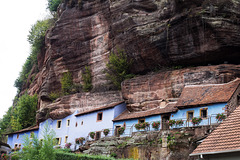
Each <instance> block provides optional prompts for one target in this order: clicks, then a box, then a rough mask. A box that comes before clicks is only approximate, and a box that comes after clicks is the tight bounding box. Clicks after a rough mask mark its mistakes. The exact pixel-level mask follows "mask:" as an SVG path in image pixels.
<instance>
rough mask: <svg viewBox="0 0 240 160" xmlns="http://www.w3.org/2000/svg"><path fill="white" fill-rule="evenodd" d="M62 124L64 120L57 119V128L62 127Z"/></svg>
mask: <svg viewBox="0 0 240 160" xmlns="http://www.w3.org/2000/svg"><path fill="white" fill-rule="evenodd" d="M61 126H62V120H58V121H57V129H60V128H61Z"/></svg>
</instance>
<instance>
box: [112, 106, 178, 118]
mask: <svg viewBox="0 0 240 160" xmlns="http://www.w3.org/2000/svg"><path fill="white" fill-rule="evenodd" d="M176 111H177V108H176V103H169V104H168V105H167V106H166V107H165V108H155V109H151V110H147V111H140V112H129V111H128V110H125V111H124V112H123V113H122V114H120V115H119V116H118V117H116V118H115V119H114V120H113V121H121V120H127V119H135V118H141V117H147V116H151V115H158V114H164V113H172V112H176Z"/></svg>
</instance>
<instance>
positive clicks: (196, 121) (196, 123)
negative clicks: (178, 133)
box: [191, 117, 202, 126]
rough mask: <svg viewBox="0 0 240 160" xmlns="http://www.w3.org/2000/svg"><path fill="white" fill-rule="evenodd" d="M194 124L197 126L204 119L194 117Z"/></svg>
mask: <svg viewBox="0 0 240 160" xmlns="http://www.w3.org/2000/svg"><path fill="white" fill-rule="evenodd" d="M191 121H192V124H193V125H194V126H195V125H199V124H200V123H201V122H202V118H201V117H199V118H197V117H194V118H192V120H191Z"/></svg>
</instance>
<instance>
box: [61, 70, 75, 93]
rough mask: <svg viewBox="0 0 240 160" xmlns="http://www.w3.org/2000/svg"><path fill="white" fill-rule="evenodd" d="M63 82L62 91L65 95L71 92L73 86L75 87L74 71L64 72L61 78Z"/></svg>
mask: <svg viewBox="0 0 240 160" xmlns="http://www.w3.org/2000/svg"><path fill="white" fill-rule="evenodd" d="M60 82H61V87H62V92H63V94H64V95H67V94H70V93H71V90H72V87H73V78H72V73H71V72H69V71H68V72H65V73H63V76H62V78H61V80H60Z"/></svg>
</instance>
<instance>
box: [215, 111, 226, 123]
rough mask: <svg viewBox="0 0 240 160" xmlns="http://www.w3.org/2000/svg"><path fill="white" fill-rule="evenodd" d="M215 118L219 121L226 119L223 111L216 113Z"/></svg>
mask: <svg viewBox="0 0 240 160" xmlns="http://www.w3.org/2000/svg"><path fill="white" fill-rule="evenodd" d="M216 119H217V121H218V122H221V121H223V120H224V119H226V115H225V114H223V113H218V114H217V116H216Z"/></svg>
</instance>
